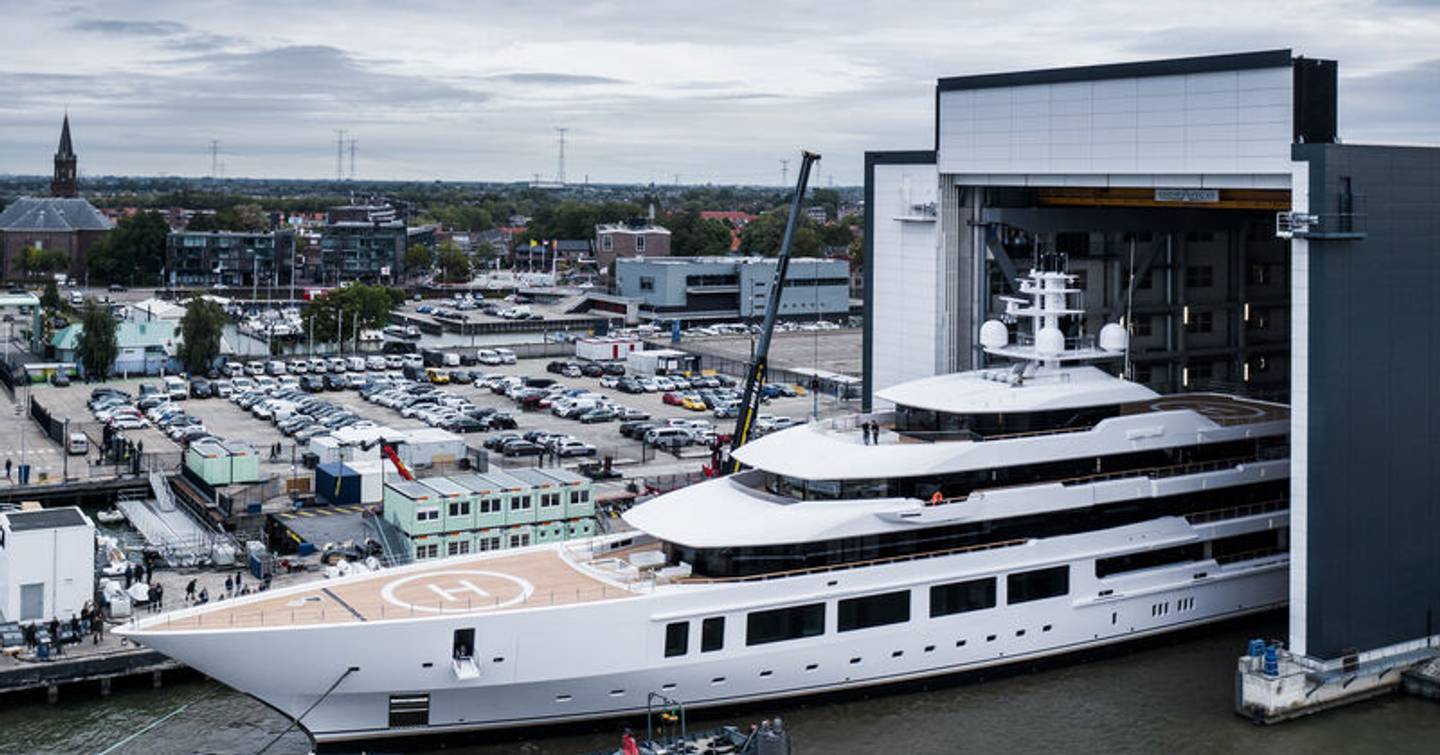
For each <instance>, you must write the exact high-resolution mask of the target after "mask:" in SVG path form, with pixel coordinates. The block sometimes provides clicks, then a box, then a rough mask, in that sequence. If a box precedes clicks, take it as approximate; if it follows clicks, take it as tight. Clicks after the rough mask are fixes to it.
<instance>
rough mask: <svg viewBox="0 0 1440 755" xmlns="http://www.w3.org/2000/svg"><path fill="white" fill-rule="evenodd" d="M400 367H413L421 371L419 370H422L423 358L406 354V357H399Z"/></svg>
mask: <svg viewBox="0 0 1440 755" xmlns="http://www.w3.org/2000/svg"><path fill="white" fill-rule="evenodd" d="M400 366H401V367H414V368H415V369H417V370H418V369H421V368H423V367H424V366H425V359H424V358H423V357H421V356H420V355H419V354H406V355H404V356H402V357H400Z"/></svg>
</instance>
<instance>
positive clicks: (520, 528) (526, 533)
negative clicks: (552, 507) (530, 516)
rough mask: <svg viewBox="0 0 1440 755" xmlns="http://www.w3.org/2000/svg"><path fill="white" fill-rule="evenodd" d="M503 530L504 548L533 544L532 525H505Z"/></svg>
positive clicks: (533, 528)
mask: <svg viewBox="0 0 1440 755" xmlns="http://www.w3.org/2000/svg"><path fill="white" fill-rule="evenodd" d="M504 532H505V540H504V545H505V548H506V549H511V548H524V547H527V546H530V545H534V544H535V526H534V525H531V524H520V525H516V526H514V527H506V528H505V531H504Z"/></svg>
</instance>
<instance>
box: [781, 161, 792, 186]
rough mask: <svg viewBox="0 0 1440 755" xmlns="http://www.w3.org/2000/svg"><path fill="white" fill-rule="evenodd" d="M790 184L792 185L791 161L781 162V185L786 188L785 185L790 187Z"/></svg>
mask: <svg viewBox="0 0 1440 755" xmlns="http://www.w3.org/2000/svg"><path fill="white" fill-rule="evenodd" d="M789 183H790V161H789V160H781V161H780V185H781V186H785V185H788V184H789Z"/></svg>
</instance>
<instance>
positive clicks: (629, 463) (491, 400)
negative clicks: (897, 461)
mask: <svg viewBox="0 0 1440 755" xmlns="http://www.w3.org/2000/svg"><path fill="white" fill-rule="evenodd" d="M547 361H549V360H521V361H520V363H518V364H512V365H479V366H473V367H461V368H455V369H460V370H464V371H467V372H480V373H484V374H488V375H494V374H503V375H514V376H519V377H522V378H523V377H545V378H551V379H555V380H556V382H557V383H559V384H561V385H564V386H567V387H573V388H583V389H585V390H587V391H591V392H593V393H597V394H600V395H603V396H605V397H607V398H609V399H611V400H613V402H614V403H615V404H618V405H620V406H624V407H631V408H634V409H638V410H641V411H643V412H645V413H647V414H649V415H651V417H653V418H655V419H658V420H662V421H663V420H666V419H670V418H686V419H695V420H708V421H709V422H710V423H711V424H712V425H713V426H714V429H715V430H716V431H717V432H719V433H728V432H730V430H731V428H732V427H733V424H734V419H729V418H727V419H717V418H715V417H714V416H713V415H712V413H711V412H709V411H705V412H700V411H691V410H687V409H684V408H682V407H680V406H674V405H669V404H665V403H664V402H663V401H662V397H661V393H659V392H656V393H645V394H626V393H622V392H620V391H618V390H616V389H614V388H606V387H602V386H601V385H600V380H599V379H598V378H592V377H572V378H566V377H559V376H557V375H553V374H548V373H547V372H546V371H545V365H546V363H547ZM444 371H445V372H450V370H444ZM362 374H365V375H367V376H368V377H378V376H382V375H388V376H390V377H392V378H398V377H399V375H398V373H396V372H395V371H391V370H386V371H375V372H367V373H362ZM144 382H148V383H152V384H154V383H158V382H159V378H151V379H149V380H148V381H142V380H128V381H110V382H108V383H106V384H105V385H107V386H113V387H117V388H120V389H121V390H125V391H127V392H129V393H130V394H131V395H135V394H136V393H137V392H138V387H139V385H140V384H141V383H144ZM95 387H96V386H95V385H85V384H77V385H72V386H68V387H63V388H57V387H53V386H36V387H35V388H34V389H33V392H34V395H35V398H36V400H37V401H38V402H41V403H42V404H43V405H44V406H45V407H46V408H47V409H48V410H49V411H51V412H52V413H53V414H54V415H55V416H56V417H57V418H59V419H62V420H63V419H67V418H68V419H69V420H70V421H71V422H72V423H73V424H74V425H76V426H78V427H82V428H84V430H85V431H86V432H87V433H92V434H94V435H95V436H97V437H95V438H92V439H94V440H98V435H99V433H100V430H99V427H100V426H99V424H98V423H97V422H96V420H95V418H94V417H93V416H92V415H91V412H90V410H89V409H88V408H87V406H86V402H87V401H88V399H89V397H90V393H91V390H92V389H93V388H95ZM439 387H440V388H442V389H443V390H444V391H446V392H447V393H449V394H452V395H454V396H457V397H460V398H463V399H466V400H468V401H470V402H471V403H473V404H474V405H475V406H477V407H482V408H483V407H494V408H495V409H497V410H500V411H505V412H509V413H510V414H511V416H513V417H514V418H515V419H516V420H517V422H518V425H519V427H518V431H519V432H522V433H523V432H527V431H532V430H539V431H544V432H547V433H563V434H567V435H570V436H573V437H575V438H577V439H579V440H580V441H583V442H584V443H588V444H590V445H592V446H594V447H595V448H596V454H595V458H603V457H606V456H609V457H611V459H612V460H613V461H614V463H615V464H617V465H619V466H622V467H624V468H623V470H621V471H623V472H624V473H625V474H626V475H655V474H671V473H676V472H693V471H695V470H696V469H698V468H699V466H700V465H701V464H703V463H704V462H705V461H706V460H708V453H707V452H706V451H705V449H703V448H700V447H691V448H687V449H683V450H682V451H681V453H680V455H679V458H677V456H676V455H673V454H671V453H669V452H667V451H658V452H657V451H656V449H653V448H646V447H645V446H644V445H643V444H642V443H641V442H640V441H638V440H633V439H629V438H623V437H621V435H620V434H619V433H618V431H617V428H618V424H619V423H618V422H615V421H609V422H600V423H595V424H582V423H580V422H578V421H575V420H570V419H563V418H560V417H557V416H554V415H553V414H551V413H550V412H549V411H548V410H545V409H539V410H535V411H522V409H521V408H520V407H519V406H518V405H517V404H516V402H515V401H513V400H511V399H510V398H508V397H506V396H503V395H497V394H495V393H493V392H492V391H490V390H489V389H487V388H483V387H478V386H476V385H474V384H459V383H450V384H448V385H442V386H439ZM312 395H314V396H316V397H318V398H321V399H324V400H325V401H328V402H330V403H332V404H335V405H336V406H338V407H341V408H343V409H346V410H349V411H352V412H353V413H354V414H356V415H358V416H359V417H361V418H363V419H365V420H368V421H371V422H374V423H375V424H377V425H380V426H385V427H391V428H394V429H397V430H411V429H417V428H421V427H426V426H427V425H426V423H425V422H423V421H422V420H420V419H416V418H411V417H404V416H402V415H401V413H400V411H398V410H395V409H390V408H386V407H384V406H380V405H378V404H375V403H370V402H368V401H366V400H365V399H363V398H362V397H361V396H360V392H359V391H358V390H355V389H347V390H326V391H323V392H318V393H314V394H312ZM178 403H179V404H180V406H181V408H182V409H183V410H184V412H185V413H186V414H188V415H190V416H192V417H194V418H195V419H197V420H199V421H200V422H201V423H202V424H203V425H204V427H205V429H206V430H207V431H208V432H209V433H210V434H213V435H216V436H219V437H221V438H224V439H226V440H229V441H243V442H246V443H248V444H250V445H251V446H253V447H254V448H255V449H256V450H258V451H259V452H260V454H261V459H262V476H272V475H288V474H292V473H297V472H300V470H299V469H298V466H299V463H300V460H301V457H302V456H303V454H304V453H305V450H306V448H305V444H304V443H297V442H296V441H295V440H293V439H292V438H289V437H286V436H285V435H283V434H282V433H281V432H280V431H279V430H278V429H277V428H276V426H275V425H273V424H272V423H271V422H269V421H267V420H263V419H259V418H257V417H255V416H253V415H252V414H251V412H249V411H246V410H244V409H242V408H240V407H239V406H237V405H236V404H235V403H232V402H231V401H229V400H227V399H223V398H206V399H196V398H189V399H186V400H184V401H181V402H178ZM816 408H818V412H819V416H821V417H828V416H834V415H836V414H841V413H845V412H848V411H853V410H854V407H853V406H852V405H851V404H846V403H843V402H836V401H834V400H832V399H828V398H820V399H819V400H818V401H816V400H813V399H812V397H808V396H801V397H777V398H774V399H773V400H771V401H770V402H769V403H767V404H766V405H765V407H764V408H763V410H762V411H764V412H765V413H768V414H774V415H777V416H784V417H793V418H797V419H801V420H804V419H808V418H809V417H810V416H811V413H812V410H813V409H816ZM124 434H125V436H126V437H127V438H128V439H130V440H132V441H136V442H137V443H143V445H144V450H145V452H147V453H151V452H167V451H168V452H179V451H180V450H181V446H180V444H177V443H175V442H173V441H171V440H170V439H169V438H168V437H166V436H165V434H164V433H163V432H162V431H161V430H159V429H157V428H155V427H147V428H144V429H138V430H128V431H125V433H124ZM490 434H491V433H490V432H473V433H467V434H465V435H464V437H465V440H466V443H467V445H469V446H472V447H475V448H479V447H481V445H482V444H483V442H484V440H485V438H486V437H487V436H489V435H490ZM32 435H34V436H38V435H41V434H40V433H33V434H32ZM276 443H279V444H280V453H279V454H278V456H276V457H274V458H271V457H270V455H269V453H268V451H269V449H270V448H271V446H272V445H274V444H276ZM91 456H92V457H93V456H94V453H93V452H92V454H91ZM491 459H492V463H494V464H497V465H500V466H517V465H518V466H534V465H536V464H539V463H541V460H540V458H539V457H535V456H524V457H517V458H505V457H503V456H499V455H497V454H492V456H491ZM587 460H588V459H586V458H572V459H563V460H562V462H563V463H567V464H574V463H579V462H582V461H587Z"/></svg>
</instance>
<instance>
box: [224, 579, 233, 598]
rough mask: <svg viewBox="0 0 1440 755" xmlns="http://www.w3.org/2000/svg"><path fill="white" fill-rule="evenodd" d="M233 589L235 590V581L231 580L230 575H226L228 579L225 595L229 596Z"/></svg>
mask: <svg viewBox="0 0 1440 755" xmlns="http://www.w3.org/2000/svg"><path fill="white" fill-rule="evenodd" d="M233 589H235V580H233V579H231V578H230V576H229V575H226V577H225V594H226V595H229V594H230V591H231V590H233Z"/></svg>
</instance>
